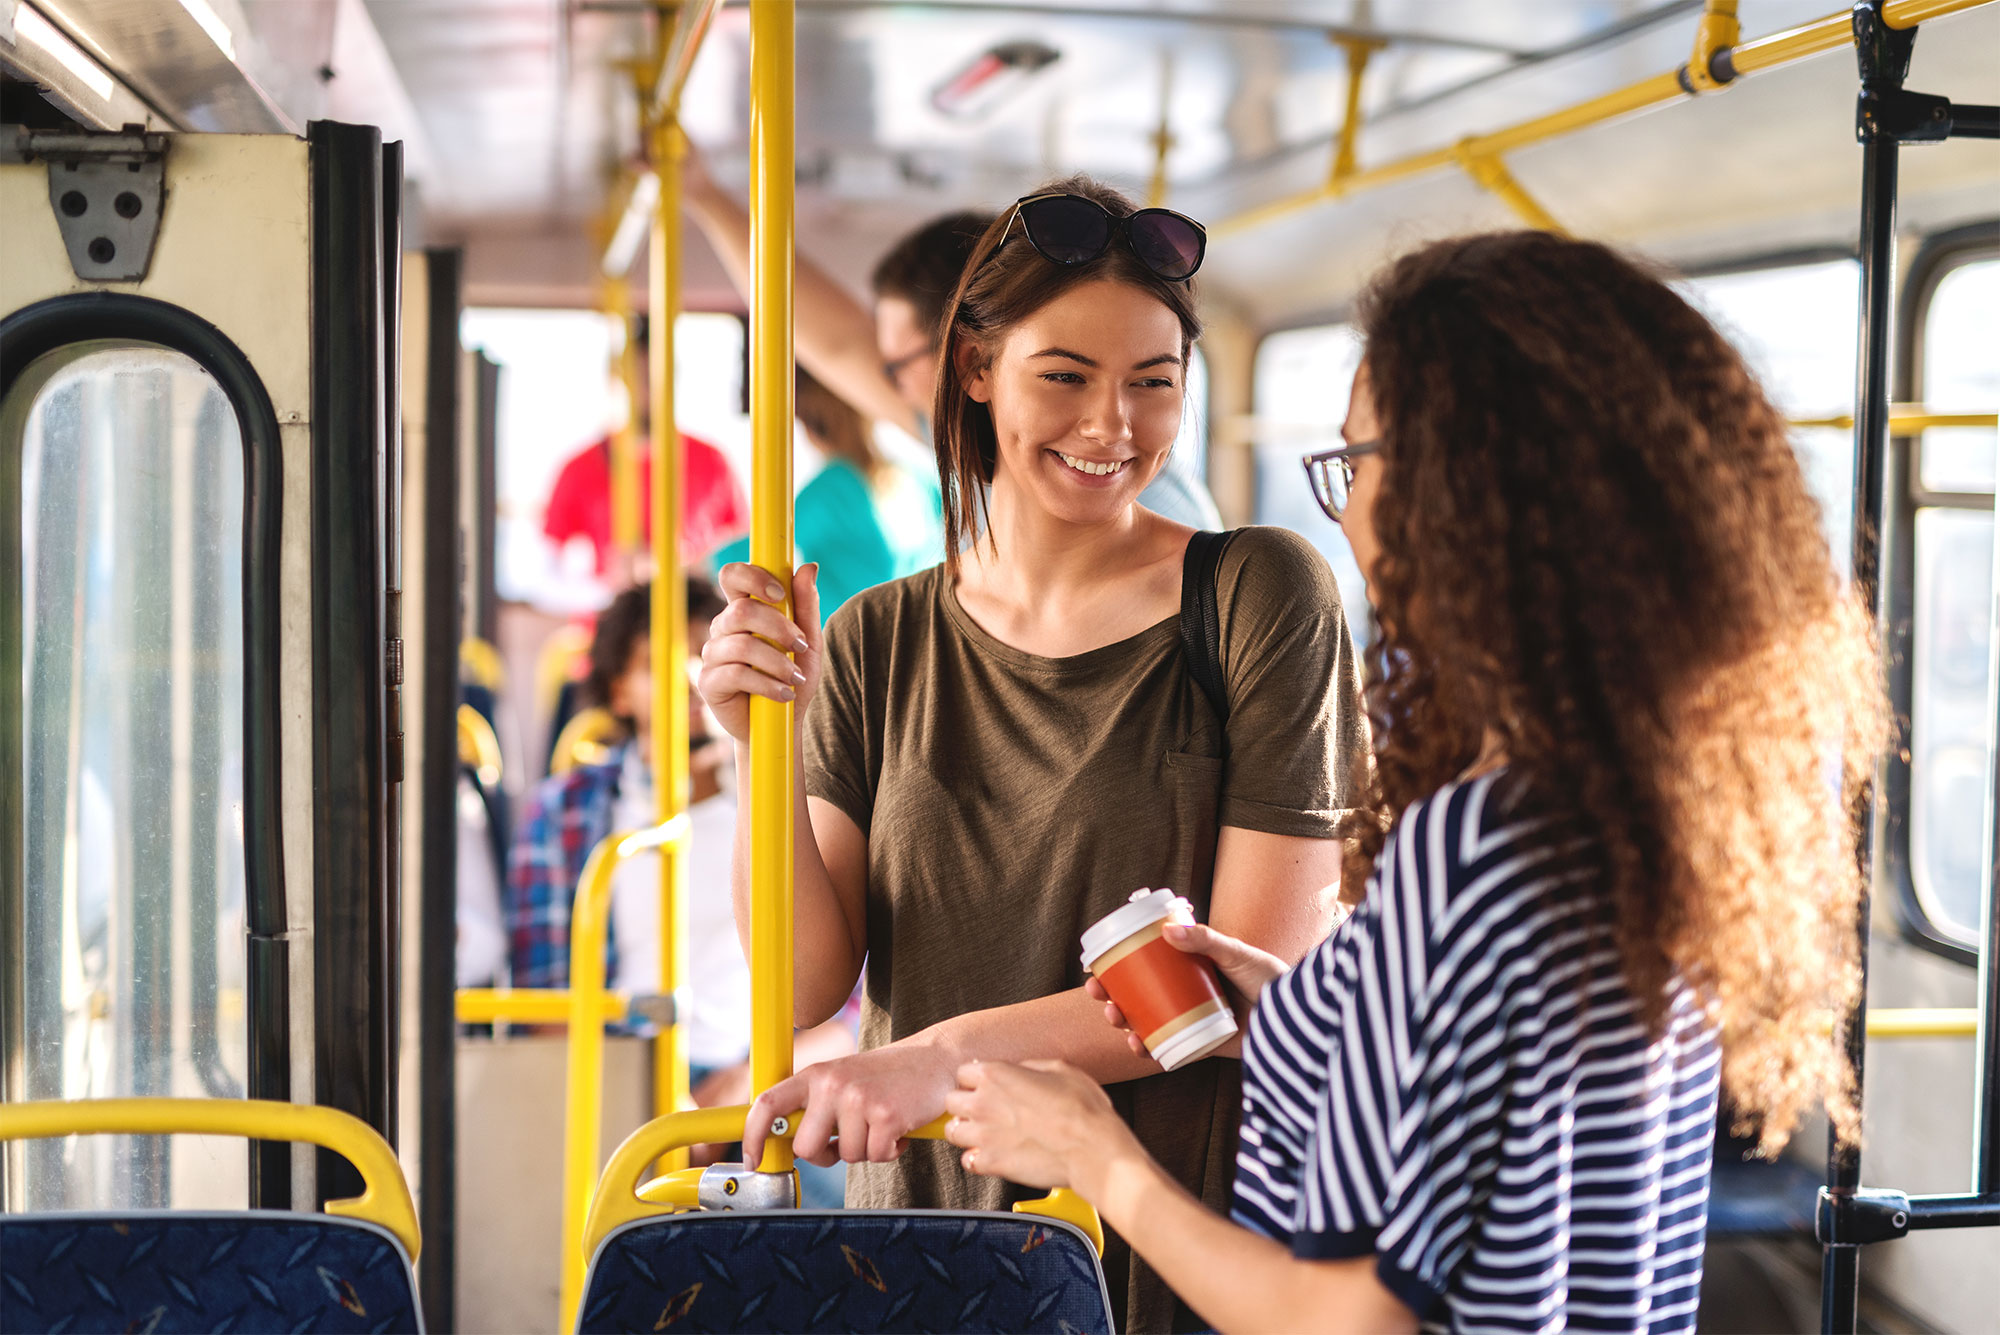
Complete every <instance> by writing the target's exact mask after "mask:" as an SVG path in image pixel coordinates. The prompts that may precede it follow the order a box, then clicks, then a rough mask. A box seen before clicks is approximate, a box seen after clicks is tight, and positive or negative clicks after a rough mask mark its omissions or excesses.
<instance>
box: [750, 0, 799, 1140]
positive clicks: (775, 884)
mask: <svg viewBox="0 0 2000 1335" xmlns="http://www.w3.org/2000/svg"><path fill="white" fill-rule="evenodd" d="M792 24H793V5H792V0H758V3H756V4H754V5H752V6H750V263H751V284H750V435H751V441H752V448H753V451H754V453H753V456H752V465H751V470H750V490H751V501H750V560H751V562H752V563H753V564H755V565H759V566H762V567H763V568H764V569H765V570H768V571H770V572H771V573H772V574H773V575H775V576H777V578H778V583H779V584H780V585H781V586H783V587H784V589H785V596H784V600H783V601H784V608H785V610H786V611H787V612H790V611H791V610H792V600H791V592H790V585H791V578H792V186H793V180H792V172H793V142H792V114H793V113H792V95H793V76H792V59H793V51H792V42H793V31H792ZM792 724H793V706H792V705H791V704H789V703H781V702H779V701H776V700H766V699H763V698H761V697H753V698H752V699H751V701H750V829H751V836H750V977H751V979H752V981H753V991H752V993H751V1008H750V1023H751V1031H750V1083H751V1087H752V1088H753V1089H754V1090H756V1091H757V1092H758V1093H762V1092H763V1091H764V1090H767V1089H769V1088H770V1087H771V1086H772V1085H774V1084H776V1083H777V1082H778V1081H780V1080H783V1079H785V1078H786V1077H787V1076H789V1075H790V1074H791V1073H792V842H793V839H794V837H795V834H796V832H795V831H794V830H793V828H792V813H793V805H792V803H793V800H794V796H793V780H794V770H793V766H794V764H795V763H796V757H795V756H794V754H793V751H794V740H793V732H792ZM758 1167H759V1168H760V1169H761V1170H762V1171H764V1172H767V1173H784V1172H790V1171H791V1167H792V1147H791V1142H790V1141H788V1140H784V1139H781V1138H779V1137H777V1136H772V1137H770V1138H769V1139H767V1140H766V1141H765V1142H764V1158H763V1161H762V1162H761V1163H760V1164H758Z"/></svg>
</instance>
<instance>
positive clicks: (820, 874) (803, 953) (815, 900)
mask: <svg viewBox="0 0 2000 1335" xmlns="http://www.w3.org/2000/svg"><path fill="white" fill-rule="evenodd" d="M799 750H800V748H797V747H794V748H793V751H794V754H795V755H797V754H798V753H799ZM736 773H737V775H738V776H739V780H740V785H739V786H740V791H741V793H742V797H741V799H740V800H739V802H738V804H737V808H736V845H735V856H733V857H732V858H731V859H730V874H729V890H730V900H731V904H732V906H733V908H734V910H735V914H736V936H737V939H738V940H739V941H740V942H741V943H742V945H743V954H744V957H745V958H746V959H747V958H749V956H750V951H751V945H750V857H751V851H750V850H751V842H752V841H751V830H750V827H751V820H750V801H749V792H750V748H749V747H748V746H746V745H744V744H742V743H740V742H739V743H738V744H737V747H736ZM792 787H793V803H794V806H793V812H792V821H793V830H794V831H795V834H794V837H793V840H792V913H793V919H792V940H793V943H794V945H793V951H794V964H793V973H792V977H793V984H792V986H793V993H792V1010H793V1016H794V1021H793V1022H794V1023H795V1024H797V1025H798V1026H799V1027H800V1028H805V1029H809V1028H812V1027H813V1026H814V1025H817V1024H820V1023H822V1022H824V1021H826V1020H828V1019H830V1018H832V1017H833V1016H834V1015H835V1014H837V1013H838V1012H839V1010H840V1008H841V1007H842V1006H844V1005H845V1004H846V1003H847V998H848V996H849V994H850V993H852V992H853V991H854V980H855V979H856V978H859V977H860V976H861V961H862V958H863V957H864V956H865V954H866V953H867V944H866V941H865V939H857V938H856V934H855V929H854V925H853V924H852V923H850V922H849V921H848V917H847V914H846V912H845V911H844V910H843V909H842V907H841V903H840V895H839V893H838V891H837V890H836V889H835V888H834V884H833V877H832V875H831V874H830V873H829V872H828V871H827V867H826V861H825V859H824V857H822V855H821V853H820V847H819V841H818V839H817V838H815V837H814V832H813V824H812V816H811V814H810V812H809V811H808V809H807V807H806V786H805V774H804V768H803V762H800V763H799V768H798V769H797V770H796V771H795V774H794V779H793V785H792Z"/></svg>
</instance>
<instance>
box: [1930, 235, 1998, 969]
mask: <svg viewBox="0 0 2000 1335" xmlns="http://www.w3.org/2000/svg"><path fill="white" fill-rule="evenodd" d="M1921 336H1922V338H1923V350H1922V352H1923V355H1922V362H1923V368H1924V384H1923V395H1924V404H1925V406H1926V407H1928V408H1931V409H1932V410H1934V411H1937V412H1993V411H1995V410H1996V409H2000V259H1987V260H1979V261H1976V262H1974V263H1970V264H1964V265H1961V266H1959V267H1958V268H1955V269H1952V270H1951V271H1949V272H1948V273H1946V274H1945V275H1944V277H1943V278H1941V279H1940V280H1939V281H1938V285H1937V288H1936V289H1935V290H1934V291H1933V293H1932V294H1931V298H1930V301H1929V302H1928V303H1927V308H1926V310H1925V312H1924V315H1923V325H1922V329H1921ZM1995 434H1996V433H1995V431H1994V429H1993V428H1992V427H1933V428H1932V429H1931V430H1929V431H1926V432H1925V433H1924V435H1923V439H1922V442H1921V449H1920V455H1919V457H1920V458H1921V460H1922V465H1921V469H1920V474H1921V481H1922V483H1923V487H1924V490H1925V492H1926V493H1928V494H1931V495H1934V496H1936V495H1938V493H1952V492H1957V493H1961V495H1960V496H1959V497H1957V498H1955V500H1954V503H1953V504H1952V505H1951V506H1950V507H1946V506H1943V505H1935V506H1922V507H1920V508H1919V509H1918V510H1917V516H1916V547H1917V551H1916V557H1917V572H1916V578H1917V587H1916V608H1915V612H1916V618H1915V632H1916V647H1915V653H1914V655H1913V656H1912V659H1911V663H1910V667H1911V689H1910V876H1911V879H1912V881H1913V882H1914V885H1915V889H1916V894H1917V904H1918V906H1919V908H1920V909H1921V910H1922V912H1923V913H1924V914H1925V916H1927V917H1928V918H1929V919H1930V922H1931V925H1932V926H1933V927H1935V928H1936V929H1938V930H1939V931H1940V932H1942V933H1943V934H1944V935H1945V936H1947V937H1950V938H1952V939H1954V940H1958V941H1961V942H1964V943H1965V944H1967V945H1971V944H1972V943H1973V942H1975V941H1976V940H1977V939H1978V928H1979V894H1980V888H1981V884H1982V882H1983V880H1984V872H1983V869H1984V867H1985V866H1986V864H1987V863H1988V861H1989V860H1990V859H1991V857H1992V845H1991V843H1990V842H1989V840H1990V838H1991V836H1990V835H1989V834H1988V833H1987V827H1986V822H1987V820H1988V818H1989V812H1990V810H1991V807H1992V803H1993V781H1992V779H1991V777H1990V776H1989V771H1988V766H1989V765H1990V764H1991V763H1992V755H1991V750H1990V748H1991V744H1992V735H1993V734H1992V722H1991V719H1992V714H1991V711H1992V709H1993V696H1992V682H1991V680H1990V672H1989V665H1990V663H1991V661H1992V660H1991V658H1990V652H1991V637H1992V630H1993V622H1992V609H1993V512H1992V510H1991V508H1990V504H1991V502H1990V499H1989V500H1985V501H1982V500H1979V499H1975V498H1968V497H1965V496H1963V495H1962V493H1966V492H1972V493H1975V494H1976V493H1978V492H1986V493H1988V496H1989V498H1990V495H1991V493H1992V491H1993V477H1994V441H1995ZM1939 499H1946V498H1945V497H1943V496H1939ZM1968 507H1969V508H1968Z"/></svg>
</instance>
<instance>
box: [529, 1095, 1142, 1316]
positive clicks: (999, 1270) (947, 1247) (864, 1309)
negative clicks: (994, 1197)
mask: <svg viewBox="0 0 2000 1335" xmlns="http://www.w3.org/2000/svg"><path fill="white" fill-rule="evenodd" d="M748 1112H749V1109H748V1108H747V1107H740V1106H739V1107H720V1108H692V1109H688V1110H686V1111H683V1112H677V1113H669V1114H667V1115H666V1116H665V1117H657V1118H655V1119H653V1120H652V1121H650V1122H648V1123H647V1124H646V1125H644V1126H642V1127H640V1128H639V1129H638V1130H637V1131H634V1132H633V1133H632V1134H631V1135H630V1136H627V1137H626V1138H625V1142H624V1143H623V1144H621V1145H620V1146H619V1147H618V1148H617V1149H616V1150H614V1151H612V1154H611V1159H610V1161H609V1162H608V1163H606V1164H605V1166H604V1174H603V1176H602V1177H601V1178H600V1179H599V1180H598V1184H597V1191H596V1192H595V1194H594V1195H593V1196H592V1197H591V1201H590V1207H589V1211H588V1216H589V1217H588V1219H587V1220H586V1223H585V1227H584V1230H583V1239H584V1245H583V1246H582V1247H581V1248H579V1249H578V1253H579V1254H578V1255H577V1256H575V1258H574V1259H573V1260H571V1259H569V1258H566V1264H571V1265H574V1264H576V1263H578V1262H581V1261H583V1260H584V1258H585V1256H587V1257H588V1265H587V1266H586V1267H585V1268H584V1269H583V1271H582V1272H581V1273H580V1274H579V1273H577V1272H575V1271H570V1272H567V1273H566V1274H565V1277H564V1294H565V1297H564V1303H565V1312H566V1313H567V1311H569V1310H571V1309H570V1307H569V1304H571V1303H574V1309H573V1310H574V1311H575V1313H576V1316H575V1325H576V1330H577V1331H578V1332H579V1335H587V1333H588V1332H597V1331H620V1330H664V1329H667V1328H669V1327H672V1328H673V1329H676V1330H732V1331H759V1330H781V1331H902V1330H952V1331H981V1330H993V1331H1023V1332H1032V1331H1048V1332H1051V1333H1052V1335H1054V1333H1056V1332H1067V1333H1068V1335H1077V1333H1078V1332H1086V1331H1089V1332H1103V1333H1104V1335H1110V1331H1111V1329H1112V1315H1111V1298H1110V1294H1109V1293H1108V1292H1107V1291H1106V1289H1105V1285H1104V1270H1103V1267H1102V1266H1101V1265H1100V1264H1099V1260H1098V1258H1099V1255H1100V1253H1101V1252H1102V1250H1103V1241H1104V1234H1103V1227H1102V1225H1101V1224H1100V1223H1099V1221H1098V1218H1097V1214H1096V1212H1095V1211H1094V1210H1092V1209H1091V1208H1090V1206H1089V1205H1088V1204H1087V1203H1086V1202H1084V1201H1083V1199H1082V1198H1081V1197H1079V1196H1076V1195H1075V1194H1074V1193H1072V1192H1056V1193H1054V1194H1053V1195H1051V1196H1049V1197H1047V1198H1045V1199H1043V1200H1038V1201H1023V1202H1021V1203H1020V1204H1017V1205H1016V1206H1015V1207H1014V1211H1015V1212H1014V1213H1011V1214H1003V1213H999V1212H986V1211H977V1210H793V1209H765V1210H751V1209H731V1208H726V1207H727V1202H728V1201H730V1200H731V1199H737V1200H747V1199H748V1197H747V1196H746V1195H743V1194H740V1193H739V1192H738V1191H737V1190H736V1187H737V1181H736V1180H735V1179H737V1178H738V1175H737V1174H736V1173H734V1172H732V1171H730V1168H729V1166H728V1165H722V1164H717V1165H713V1166H711V1167H710V1168H708V1169H706V1170H703V1169H681V1170H679V1171H676V1172H670V1173H668V1174H667V1175H666V1176H665V1177H661V1178H655V1179H653V1180H651V1181H649V1182H646V1183H644V1185H641V1182H640V1179H641V1178H642V1177H644V1176H645V1175H646V1174H647V1173H648V1171H649V1170H650V1168H651V1167H652V1165H653V1164H654V1163H655V1162H656V1161H658V1159H659V1158H660V1156H661V1155H663V1154H666V1153H668V1152H669V1151H672V1150H677V1149H683V1148H686V1147H688V1146H690V1145H696V1144H701V1143H704V1142H712V1141H715V1140H717V1139H719V1138H720V1137H723V1136H730V1135H736V1134H739V1133H740V1132H741V1131H742V1127H743V1118H744V1116H745V1114H747V1113H748ZM786 1120H789V1121H791V1122H792V1123H793V1124H794V1125H796V1120H797V1119H796V1116H795V1117H793V1118H790V1119H786ZM944 1122H945V1119H944V1118H942V1117H940V1118H938V1119H937V1120H936V1121H934V1122H931V1123H929V1124H927V1125H925V1126H923V1127H919V1128H918V1129H917V1130H915V1131H913V1132H911V1133H910V1134H911V1138H912V1139H924V1140H932V1139H938V1138H939V1137H941V1135H942V1128H943V1125H944ZM753 1176H755V1175H753ZM711 1177H717V1178H718V1179H719V1181H718V1184H717V1186H718V1192H719V1194H710V1189H709V1188H708V1187H706V1186H704V1185H702V1184H703V1183H705V1182H707V1181H708V1180H709V1179H710V1178H711ZM753 1190H754V1188H753ZM794 1190H796V1188H794ZM704 1204H706V1205H707V1206H708V1207H709V1208H707V1209H702V1208H691V1207H700V1206H702V1205H704ZM717 1206H722V1207H723V1208H716V1207H717ZM664 1211H679V1212H678V1213H664ZM570 1295H574V1297H572V1296H570Z"/></svg>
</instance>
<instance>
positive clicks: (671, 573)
mask: <svg viewBox="0 0 2000 1335" xmlns="http://www.w3.org/2000/svg"><path fill="white" fill-rule="evenodd" d="M651 140H652V145H651V146H652V158H653V171H654V172H655V173H656V174H657V175H658V177H659V182H660V194H659V204H658V206H657V207H656V208H655V209H654V212H653V229H652V239H651V251H650V253H649V255H648V259H647V267H648V276H647V282H648V284H649V286H650V289H651V290H650V292H649V294H648V296H649V300H648V302H647V305H648V306H649V308H650V319H651V321H652V328H653V338H652V356H651V358H650V362H651V365H650V366H648V368H647V371H648V374H649V375H650V376H651V379H652V385H651V388H652V399H653V498H652V502H653V595H652V604H653V606H652V623H653V635H652V640H653V792H654V795H655V799H656V800H657V802H658V803H659V820H660V823H661V824H665V823H666V822H668V821H671V820H673V819H674V818H675V817H677V816H680V815H682V814H684V813H685V812H686V811H687V809H688V788H689V785H688V678H687V657H688V643H687V636H688V630H687V596H686V592H685V590H686V572H685V571H683V570H682V569H681V546H680V535H681V511H682V509H683V507H682V504H681V494H682V489H683V488H684V487H685V485H686V451H684V450H683V449H682V448H681V433H680V430H679V428H678V427H677V426H676V425H675V414H674V324H675V317H676V316H677V315H679V314H680V308H681V272H680V249H681V247H680V225H681V139H680V135H679V133H678V132H677V131H676V130H675V128H674V126H673V123H672V122H671V120H668V119H666V118H664V117H662V118H661V119H660V120H659V122H658V123H657V124H655V125H653V126H652V127H651ZM687 896H688V884H687V841H686V840H685V839H684V838H683V839H676V840H674V841H673V842H672V843H669V844H667V845H666V846H664V847H663V848H661V850H660V991H661V992H663V993H665V994H666V995H667V996H669V997H672V998H673V999H674V1003H675V1004H674V1013H673V1016H672V1018H671V1019H670V1020H669V1022H668V1023H667V1025H666V1027H665V1028H664V1029H662V1030H661V1031H660V1037H659V1040H658V1041H657V1043H656V1044H655V1045H654V1048H653V1115H654V1116H656V1117H664V1116H666V1115H667V1114H668V1113H675V1112H679V1111H681V1110H682V1109H683V1108H687V1107H690V1106H692V1101H691V1100H690V1099H689V1097H688V1061H687V1044H686V1042H685V1041H684V1038H683V1036H684V1035H685V1033H686V1032H687V1031H686V1029H685V1028H684V1027H683V1017H682V1015H681V1010H682V1007H683V1004H684V1003H685V1001H686V996H685V989H686V984H687V971H688V948H687ZM686 1163H687V1151H685V1150H675V1151H674V1152H673V1153H672V1154H670V1155H668V1156H667V1158H666V1160H665V1161H664V1167H665V1169H666V1170H667V1171H672V1170H673V1169H676V1168H681V1167H685V1166H686Z"/></svg>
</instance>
